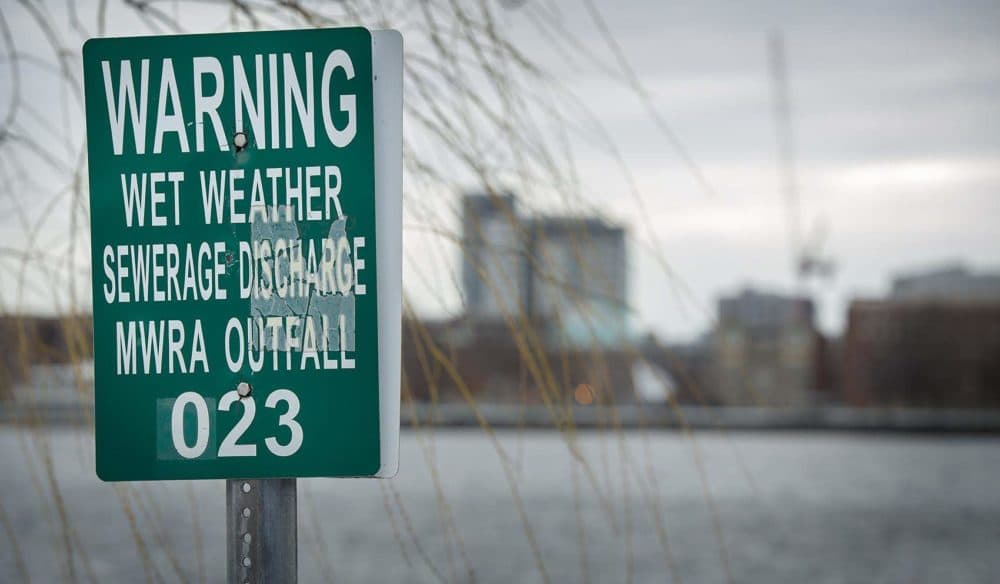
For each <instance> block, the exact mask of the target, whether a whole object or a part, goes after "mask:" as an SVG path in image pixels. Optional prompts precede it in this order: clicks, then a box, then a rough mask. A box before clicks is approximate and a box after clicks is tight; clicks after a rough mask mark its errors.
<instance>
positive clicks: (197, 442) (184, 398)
mask: <svg viewBox="0 0 1000 584" xmlns="http://www.w3.org/2000/svg"><path fill="white" fill-rule="evenodd" d="M237 402H238V403H240V404H242V406H243V415H242V416H240V419H239V421H237V422H236V425H235V426H233V428H232V430H230V431H229V433H228V434H226V437H225V438H223V439H222V443H221V444H220V445H219V457H220V458H223V457H234V456H257V445H256V444H240V438H242V437H243V434H244V433H246V431H247V430H248V429H249V428H250V425H251V424H253V420H254V417H255V416H256V414H257V404H256V402H254V399H253V397H251V396H247V397H244V398H241V397H240V395H239V394H238V393H236V390H233V391H229V392H226V393H225V394H224V395H223V396H222V398H221V399H220V400H219V405H218V409H219V411H222V412H228V411H229V410H230V408H232V406H233V404H235V403H237ZM281 402H285V403H286V404H287V405H288V407H287V409H286V410H285V413H283V414H279V416H278V425H279V426H284V427H286V428H288V430H289V432H290V433H291V437H290V438H289V440H288V442H287V443H286V444H282V443H281V442H279V441H278V439H277V438H276V437H273V436H270V437H267V438H265V439H264V444H265V445H266V446H267V449H268V450H270V451H271V453H272V454H274V455H275V456H291V455H293V454H295V453H296V452H298V450H299V448H300V447H301V446H302V436H303V433H302V425H301V424H299V423H298V421H296V420H295V417H296V416H297V415H298V413H299V409H300V405H299V397H298V396H297V395H295V393H293V392H292V391H291V390H288V389H276V390H274V391H272V392H271V393H270V395H268V396H267V400H266V401H265V402H264V407H266V408H272V409H273V408H277V407H278V405H279V404H280V403H281ZM188 406H191V407H193V408H194V413H195V420H196V428H197V430H196V432H195V439H194V443H193V444H188V442H187V439H186V437H185V436H184V411H185V409H186V408H187V407H188ZM209 423H210V421H209V415H208V404H207V403H206V402H205V398H204V397H202V395H201V394H199V393H197V392H194V391H187V392H184V393H182V394H181V395H179V396H178V397H177V400H176V401H174V405H173V409H172V411H171V415H170V434H171V437H172V439H173V443H174V449H175V450H176V451H177V453H178V454H180V455H181V457H183V458H189V459H190V458H198V457H199V456H201V455H202V454H204V453H205V450H206V449H207V448H208V437H209Z"/></svg>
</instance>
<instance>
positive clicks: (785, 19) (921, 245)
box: [555, 1, 1000, 337]
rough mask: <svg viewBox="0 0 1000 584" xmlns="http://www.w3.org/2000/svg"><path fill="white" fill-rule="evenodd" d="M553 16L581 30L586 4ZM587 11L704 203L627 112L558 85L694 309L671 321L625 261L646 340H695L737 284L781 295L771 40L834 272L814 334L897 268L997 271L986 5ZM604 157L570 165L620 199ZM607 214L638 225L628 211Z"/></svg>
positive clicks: (612, 93)
mask: <svg viewBox="0 0 1000 584" xmlns="http://www.w3.org/2000/svg"><path fill="white" fill-rule="evenodd" d="M564 14H566V16H567V18H569V21H568V22H569V23H570V24H568V26H572V27H577V28H578V30H586V29H587V28H588V26H589V27H590V28H591V29H593V27H592V26H590V25H589V23H588V22H587V19H586V17H585V15H584V14H583V13H582V11H576V12H571V11H569V10H566V11H565V12H564ZM603 14H604V16H605V17H606V19H607V21H608V25H609V27H610V29H611V30H612V32H613V33H614V34H615V36H616V37H617V38H618V39H619V40H620V43H621V45H622V48H623V51H624V52H625V54H626V55H627V57H628V59H629V61H630V62H631V63H632V65H633V66H634V68H635V69H636V71H637V73H638V75H639V77H640V78H641V80H642V82H643V83H644V84H645V85H646V87H647V88H648V89H649V90H650V92H651V93H652V94H653V95H654V96H655V103H656V106H657V108H658V109H659V111H660V112H661V113H662V114H663V116H664V117H665V118H666V119H667V120H668V122H669V123H670V124H671V126H672V128H673V130H674V131H675V133H676V134H677V135H678V137H679V138H680V139H681V141H683V143H684V144H685V146H686V147H687V149H688V151H689V152H690V154H691V156H692V157H693V158H694V159H695V160H696V161H697V163H698V164H699V166H700V167H701V169H702V170H703V171H704V173H705V175H706V176H707V177H708V180H709V181H710V182H711V184H712V186H713V187H714V190H715V193H716V194H715V195H714V196H712V195H707V194H705V192H704V191H703V190H702V189H700V188H699V187H698V185H697V183H696V182H695V181H694V180H693V179H692V177H691V175H690V174H689V173H687V172H686V171H685V169H684V166H683V165H682V164H681V163H680V161H679V159H678V158H677V157H676V156H675V155H674V152H673V151H672V150H671V148H670V146H669V144H668V143H667V141H666V140H665V139H664V138H663V137H662V135H661V134H660V133H659V132H657V131H656V129H655V126H654V125H653V124H651V123H650V121H649V117H648V116H647V115H646V114H645V112H644V110H643V108H642V106H641V104H640V103H638V101H637V100H636V99H630V98H629V96H628V95H626V92H624V91H621V90H608V84H607V82H606V81H602V79H601V78H599V77H597V76H579V77H570V79H571V80H572V83H573V84H574V86H576V87H578V88H579V91H580V93H581V94H583V95H585V96H587V98H588V99H589V101H590V102H591V103H592V104H593V107H594V108H595V109H599V110H600V111H602V112H605V113H604V115H605V116H606V118H605V119H606V122H607V123H608V125H609V126H610V127H611V128H612V129H613V130H614V132H615V135H616V137H617V138H618V139H619V140H620V142H621V144H622V148H623V150H624V152H625V156H626V157H627V159H628V160H629V162H630V164H631V166H632V168H633V170H634V171H635V172H636V174H637V176H638V179H639V181H640V183H641V186H642V188H643V192H644V194H645V198H646V201H647V208H648V209H649V210H650V211H651V215H650V217H649V218H650V221H651V223H652V224H653V225H655V229H656V230H657V231H658V235H659V239H660V241H661V243H662V246H663V252H664V253H665V255H666V257H667V259H668V260H669V262H670V264H671V267H672V268H673V270H674V272H675V273H676V274H677V276H678V277H679V278H680V279H681V280H683V282H684V283H685V284H686V285H687V286H688V287H689V288H690V290H691V291H692V292H693V295H694V297H696V298H698V299H700V300H701V301H702V302H703V303H704V304H705V309H704V310H702V311H697V310H695V311H691V310H684V309H683V307H682V306H679V305H678V303H677V302H676V301H675V300H673V297H672V296H671V295H665V294H664V291H665V290H668V289H670V288H669V287H668V286H669V285H668V279H667V276H666V275H664V274H663V272H662V271H661V270H659V269H657V268H656V267H655V266H654V265H652V261H650V260H648V256H646V255H644V254H633V255H632V259H633V262H634V263H635V264H636V269H635V270H634V277H633V280H632V284H633V298H634V299H635V302H636V304H637V306H638V307H639V310H640V314H641V315H642V317H643V320H645V321H646V322H648V323H649V324H651V325H652V326H653V327H654V328H655V329H657V330H658V331H659V332H661V333H663V334H665V335H667V336H669V337H685V336H689V335H692V334H696V333H697V332H698V331H700V330H701V329H702V328H703V327H704V326H705V317H706V316H708V315H711V313H713V312H714V304H713V303H714V301H715V299H716V298H717V297H718V295H719V294H721V293H724V292H731V291H734V290H737V289H738V288H740V287H742V286H743V285H744V284H753V285H755V286H757V287H759V288H762V289H773V290H778V291H789V290H793V289H794V286H795V284H794V280H793V278H792V273H791V270H790V264H789V259H788V258H789V248H788V245H787V237H786V229H785V226H786V223H785V215H784V207H783V205H782V198H781V195H780V192H781V191H780V189H779V182H778V174H777V165H776V146H775V144H776V138H775V124H774V118H773V115H772V113H771V112H772V105H771V95H770V85H769V76H768V62H767V50H766V46H767V45H766V42H767V35H768V33H769V32H770V31H781V32H782V34H783V35H784V39H785V46H786V56H787V62H788V72H789V83H790V93H791V101H792V108H793V127H794V134H795V144H796V152H797V156H798V173H799V176H800V184H801V196H802V214H803V216H804V223H805V225H806V230H807V231H809V230H810V229H811V228H810V227H809V226H810V225H816V226H819V225H826V229H827V232H828V235H827V236H826V238H825V240H824V241H825V246H824V247H823V251H824V252H825V253H826V254H828V255H829V256H830V257H831V258H832V259H833V260H834V261H835V262H836V265H837V271H836V274H835V276H834V277H833V278H832V279H831V280H829V281H827V282H824V283H822V285H814V286H813V288H814V289H815V290H816V291H817V293H818V297H817V300H818V302H819V303H820V305H821V311H822V322H823V325H824V327H825V328H826V329H827V330H834V331H836V330H839V328H840V326H841V324H842V319H843V314H844V311H845V308H846V303H847V302H848V301H849V299H850V298H852V297H855V296H859V295H860V296H870V295H878V294H882V293H884V292H885V290H886V289H887V287H888V285H889V281H890V278H891V275H892V274H894V273H897V272H899V271H911V270H919V269H922V268H925V267H928V266H934V265H940V264H941V263H944V262H951V261H962V262H965V263H967V264H969V265H970V266H972V267H975V268H980V269H993V270H997V269H1000V242H998V239H1000V238H998V234H1000V34H998V32H1000V3H996V2H992V3H991V2H979V3H975V2H945V3H941V2H891V3H890V2H878V3H873V2H864V1H862V2H684V3H676V2H616V3H614V6H613V7H612V6H611V5H603ZM595 37H596V35H595ZM595 46H600V43H598V42H597V41H596V40H595ZM555 66H557V64H555ZM606 158H607V157H602V156H595V157H594V158H593V159H592V160H586V161H585V162H584V163H583V164H581V167H582V168H583V169H584V171H583V172H585V173H586V176H588V177H589V178H590V180H591V181H592V182H593V183H594V184H596V185H600V187H599V190H601V191H604V190H606V192H607V193H608V195H607V196H608V197H611V198H614V197H616V196H617V197H622V196H623V193H622V192H621V186H620V185H618V186H617V187H616V185H615V184H614V182H613V181H607V180H602V177H607V176H613V172H612V171H611V170H610V169H609V166H610V165H609V162H608V160H607V159H606ZM616 210H617V209H616ZM619 214H620V216H621V218H622V219H623V220H625V221H627V222H629V223H631V224H633V225H636V224H638V223H639V217H637V216H636V215H637V210H636V208H635V207H634V206H628V205H622V206H621V209H620V211H619ZM706 313H707V314H706Z"/></svg>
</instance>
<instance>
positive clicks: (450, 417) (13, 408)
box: [0, 402, 1000, 434]
mask: <svg viewBox="0 0 1000 584" xmlns="http://www.w3.org/2000/svg"><path fill="white" fill-rule="evenodd" d="M91 408H92V406H89V407H88V406H83V405H78V404H65V403H64V404H58V405H46V406H21V405H18V404H16V403H11V402H6V403H0V425H11V426H13V425H25V426H31V425H36V424H41V425H52V426H61V425H66V426H80V425H85V424H88V423H89V422H90V419H91V418H92V413H93V410H92V409H91ZM477 409H478V413H479V414H480V415H481V416H482V417H483V418H484V419H485V420H486V422H487V423H488V424H489V426H490V427H491V428H496V429H518V428H530V429H537V430H545V429H551V430H555V429H556V423H555V422H554V415H553V413H552V412H550V410H549V409H548V408H546V407H545V406H539V405H531V406H521V405H508V404H479V405H477ZM556 415H558V416H559V427H561V428H567V427H574V428H579V429H582V430H590V429H601V430H614V429H623V430H634V429H641V428H645V429H650V430H684V429H692V430H739V431H758V430H759V431H783V430H796V431H802V430H820V431H844V432H905V433H923V432H926V433H991V434H992V433H1000V410H930V409H914V408H864V409H862V408H848V407H842V406H822V407H813V408H788V409H773V408H756V407H705V406H689V405H685V406H680V407H678V408H672V407H670V406H666V405H660V404H657V405H650V404H645V405H636V404H625V405H619V406H616V407H615V408H614V409H612V408H610V407H594V406H585V407H582V406H575V407H573V408H572V409H570V410H565V409H563V410H559V411H558V413H557V414H556ZM414 421H415V422H416V423H414ZM426 425H433V426H434V427H436V428H470V427H479V425H480V422H479V418H478V417H477V416H476V413H475V412H473V410H472V409H470V408H469V406H468V405H466V404H462V403H449V404H439V405H432V404H428V403H421V404H417V405H416V406H415V407H410V406H407V405H406V404H403V407H402V426H403V428H404V429H405V428H409V427H419V426H426Z"/></svg>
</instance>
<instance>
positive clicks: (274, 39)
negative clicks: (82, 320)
mask: <svg viewBox="0 0 1000 584" xmlns="http://www.w3.org/2000/svg"><path fill="white" fill-rule="evenodd" d="M83 54H84V78H85V91H86V109H87V137H88V154H89V169H90V205H91V243H92V252H91V253H92V261H93V305H94V360H95V400H96V412H95V423H96V444H97V455H96V459H97V473H98V475H99V476H100V477H101V478H102V479H105V480H154V479H191V478H236V477H247V478H263V477H306V476H388V475H391V474H394V472H395V468H396V458H397V453H396V444H397V441H398V427H399V343H400V338H399V336H400V335H399V326H400V307H399V305H400V273H401V260H400V255H401V254H400V238H401V218H400V217H401V215H400V213H401V211H400V208H401V204H400V202H401V178H400V175H401V116H402V114H401V112H402V40H401V37H400V36H399V34H398V33H396V32H394V31H375V32H371V31H368V30H366V29H363V28H342V29H316V30H296V31H281V32H252V33H233V34H210V35H185V36H158V37H141V38H118V39H93V40H90V41H88V42H87V44H86V45H85V46H84V52H83Z"/></svg>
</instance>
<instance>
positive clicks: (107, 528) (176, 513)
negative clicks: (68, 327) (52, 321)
mask: <svg viewBox="0 0 1000 584" xmlns="http://www.w3.org/2000/svg"><path fill="white" fill-rule="evenodd" d="M571 452H576V453H577V456H575V457H574V456H573V455H571ZM503 461H506V462H503ZM93 464H94V461H93V441H92V435H91V434H89V433H88V432H85V431H83V430H77V429H69V428H56V429H51V428H45V429H35V430H31V429H18V428H14V427H11V426H0V503H2V511H3V514H2V515H0V519H2V520H4V521H3V523H2V524H0V528H2V530H0V582H22V581H25V579H26V576H27V577H28V578H29V579H30V581H32V582H43V583H49V582H63V581H72V580H73V579H74V578H75V579H76V580H77V581H80V582H88V581H95V582H102V583H103V582H144V581H154V582H221V581H224V578H225V566H224V561H223V560H224V554H225V541H224V535H225V534H224V525H225V517H224V511H225V494H224V483H223V482H222V481H197V482H161V483H130V484H120V485H118V486H115V485H110V484H104V483H101V482H100V481H99V480H98V479H97V477H96V476H95V474H94V471H93ZM54 487H55V488H54ZM59 500H61V501H62V502H63V504H62V510H60V506H59V504H58V503H57V501H59ZM519 502H520V503H519ZM529 534H530V537H529ZM11 535H13V536H14V538H13V540H12V538H11ZM299 563H300V570H299V571H300V580H301V581H302V582H323V581H328V582H330V581H333V582H351V583H354V582H380V583H381V582H414V583H423V582H473V581H474V582H484V583H485V582H490V583H492V582H496V583H508V582H525V583H528V582H531V583H534V582H545V581H546V579H547V580H548V581H550V582H593V583H595V584H596V583H604V582H628V581H633V582H677V581H680V582H726V581H727V580H729V581H732V582H766V583H801V582H814V583H833V582H928V583H931V582H933V583H944V582H947V583H972V582H984V583H985V582H997V581H1000V438H997V437H983V436H942V435H905V436H904V435H892V434H848V433H818V432H784V433H765V432H751V433H728V434H727V433H718V432H697V433H695V434H694V437H693V438H691V437H687V436H685V435H684V434H682V433H674V432H663V433H655V432H651V433H645V434H643V433H639V432H628V433H626V434H623V435H616V434H603V433H600V432H596V431H595V432H589V433H582V434H580V435H579V436H578V439H577V440H576V441H575V442H570V441H568V440H567V439H566V437H565V436H563V435H560V434H557V433H554V432H543V431H537V432H516V431H509V432H501V433H500V434H498V436H497V442H496V443H494V442H491V440H490V439H489V438H488V437H486V436H485V435H484V434H483V433H482V432H480V431H476V430H438V431H436V432H435V433H433V434H429V433H427V432H420V433H416V432H404V434H403V437H402V443H401V464H400V473H399V476H398V477H397V478H396V479H393V480H392V481H372V480H320V479H310V480H300V481H299Z"/></svg>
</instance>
